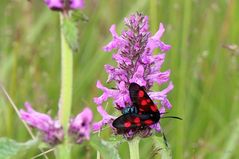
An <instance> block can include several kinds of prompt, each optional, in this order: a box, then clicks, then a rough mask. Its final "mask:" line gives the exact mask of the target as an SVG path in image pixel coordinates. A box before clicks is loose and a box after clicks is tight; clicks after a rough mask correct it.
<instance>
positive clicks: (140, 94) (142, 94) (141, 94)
mask: <svg viewBox="0 0 239 159" xmlns="http://www.w3.org/2000/svg"><path fill="white" fill-rule="evenodd" d="M138 96H139V98H142V97H143V96H144V91H142V90H140V91H139V92H138Z"/></svg>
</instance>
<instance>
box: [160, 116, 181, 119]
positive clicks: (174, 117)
mask: <svg viewBox="0 0 239 159" xmlns="http://www.w3.org/2000/svg"><path fill="white" fill-rule="evenodd" d="M163 118H173V119H178V120H183V119H182V118H180V117H177V116H163V117H162V118H161V119H163Z"/></svg>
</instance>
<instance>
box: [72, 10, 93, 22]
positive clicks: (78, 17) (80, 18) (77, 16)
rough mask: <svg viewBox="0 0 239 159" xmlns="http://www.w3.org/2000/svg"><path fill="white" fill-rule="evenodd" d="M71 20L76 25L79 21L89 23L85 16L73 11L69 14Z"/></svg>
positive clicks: (78, 11)
mask: <svg viewBox="0 0 239 159" xmlns="http://www.w3.org/2000/svg"><path fill="white" fill-rule="evenodd" d="M71 19H72V20H73V21H74V22H76V23H78V22H80V21H83V22H88V21H89V17H88V16H87V15H86V14H84V13H82V12H81V11H80V10H75V11H73V12H72V14H71Z"/></svg>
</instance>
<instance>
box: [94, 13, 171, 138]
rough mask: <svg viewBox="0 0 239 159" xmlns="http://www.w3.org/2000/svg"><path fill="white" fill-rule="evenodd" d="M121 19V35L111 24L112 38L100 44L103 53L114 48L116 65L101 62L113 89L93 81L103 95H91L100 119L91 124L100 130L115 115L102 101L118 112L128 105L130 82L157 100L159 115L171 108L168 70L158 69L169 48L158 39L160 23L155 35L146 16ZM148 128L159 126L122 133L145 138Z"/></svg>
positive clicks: (160, 32)
mask: <svg viewBox="0 0 239 159" xmlns="http://www.w3.org/2000/svg"><path fill="white" fill-rule="evenodd" d="M124 21H125V26H126V29H125V30H123V31H122V34H121V35H119V34H118V33H117V31H116V25H115V24H114V25H112V26H111V28H110V32H111V34H112V37H113V40H112V41H111V42H109V43H108V44H107V45H106V46H104V47H103V50H104V51H106V52H110V51H112V50H116V51H115V52H116V53H115V54H113V56H112V57H113V60H115V61H116V63H117V66H116V67H114V66H111V65H105V70H106V72H107V73H108V80H107V83H109V82H114V83H115V88H114V89H110V88H107V87H105V86H103V85H102V83H101V82H100V81H97V88H99V89H100V90H102V91H103V94H102V95H101V96H99V97H96V98H94V102H95V103H96V104H97V105H98V108H100V109H98V111H99V113H100V114H101V116H102V117H103V119H102V121H100V122H98V123H97V124H96V125H95V130H100V129H101V128H102V126H104V125H105V124H109V125H110V126H111V127H112V122H113V120H114V119H115V117H112V116H111V115H109V114H108V113H107V112H106V111H105V110H104V109H103V107H102V106H103V104H104V102H108V100H109V99H110V98H111V99H113V105H114V107H115V108H116V109H117V110H120V111H122V110H124V109H126V108H127V107H129V106H132V101H131V99H130V96H129V86H130V84H131V83H136V84H138V85H139V86H141V87H143V88H145V91H146V92H147V94H148V95H149V96H150V98H151V99H152V100H154V102H155V104H156V101H158V103H157V105H158V106H160V109H158V110H159V111H160V113H161V114H162V113H164V112H165V111H166V109H171V107H172V106H171V104H170V102H169V100H168V99H167V94H168V93H169V92H170V91H171V90H172V89H173V84H172V82H169V81H170V78H169V76H170V70H166V71H161V66H162V64H163V62H164V59H165V52H167V51H168V50H170V48H171V46H170V45H168V44H165V43H164V42H162V41H161V38H162V36H163V33H164V31H165V29H164V26H163V24H162V23H160V25H159V30H158V31H157V32H156V33H155V35H151V33H150V31H149V25H148V17H147V16H144V15H143V14H140V13H137V14H134V15H131V16H130V17H128V18H125V20H124ZM157 48H159V49H160V50H161V51H160V53H159V54H157V55H155V54H154V53H153V52H154V50H155V49H157ZM167 83H169V84H168V86H167V87H166V88H164V89H163V90H161V91H158V92H153V91H151V88H152V86H153V85H154V84H157V85H158V86H160V88H162V84H164V85H165V84H167ZM103 110H104V111H103ZM112 128H113V127H112ZM151 129H155V130H156V131H160V125H159V124H158V123H157V124H154V125H152V126H151V127H148V128H147V129H145V130H140V131H133V130H132V131H130V132H127V134H124V136H125V137H126V138H132V137H133V136H135V135H136V134H141V136H144V137H145V136H147V135H150V134H151ZM113 130H114V128H113ZM114 132H115V131H114ZM142 134H143V135H142Z"/></svg>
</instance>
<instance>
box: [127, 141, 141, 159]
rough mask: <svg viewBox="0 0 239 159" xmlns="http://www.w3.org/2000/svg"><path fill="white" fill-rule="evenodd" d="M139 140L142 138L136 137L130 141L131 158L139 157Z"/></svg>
mask: <svg viewBox="0 0 239 159" xmlns="http://www.w3.org/2000/svg"><path fill="white" fill-rule="evenodd" d="M139 141H140V138H138V137H135V138H134V139H132V140H131V141H128V144H129V153H130V159H139Z"/></svg>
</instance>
